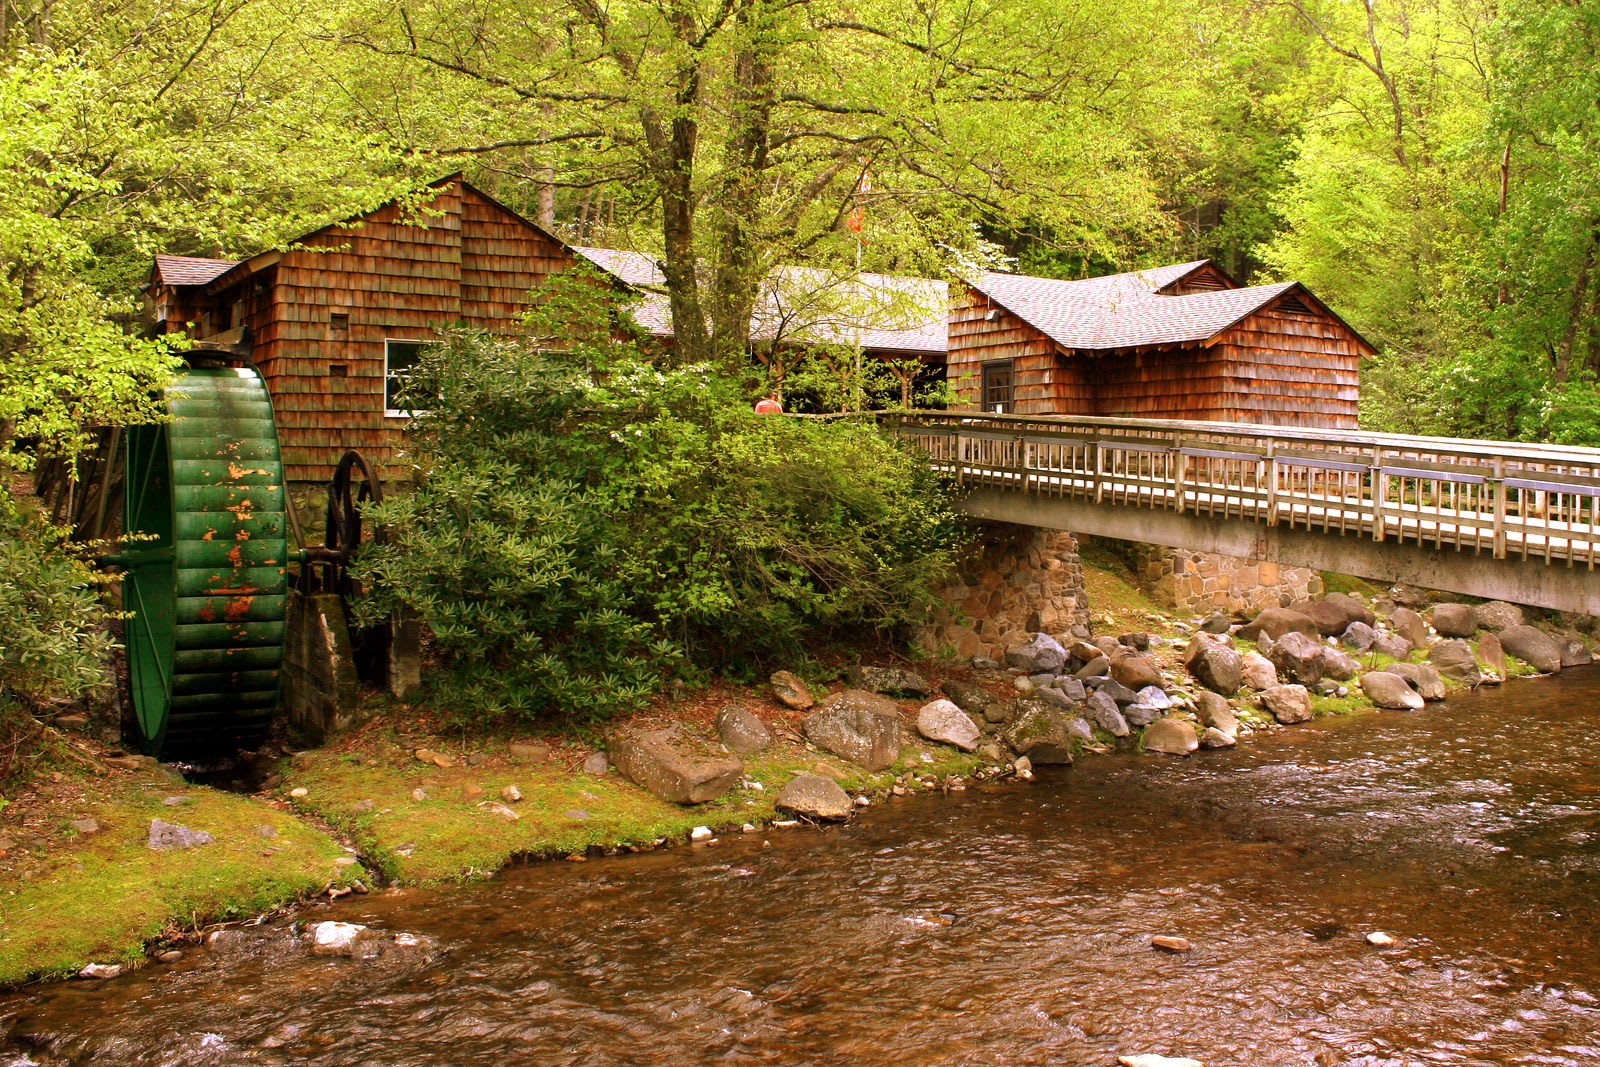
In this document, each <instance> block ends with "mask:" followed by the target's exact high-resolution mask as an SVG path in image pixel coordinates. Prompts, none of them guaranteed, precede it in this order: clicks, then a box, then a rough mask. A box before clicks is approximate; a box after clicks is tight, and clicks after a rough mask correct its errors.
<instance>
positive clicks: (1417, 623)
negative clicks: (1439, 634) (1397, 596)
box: [1390, 608, 1428, 648]
mask: <svg viewBox="0 0 1600 1067" xmlns="http://www.w3.org/2000/svg"><path fill="white" fill-rule="evenodd" d="M1390 620H1391V621H1392V622H1393V623H1394V629H1395V633H1397V634H1399V635H1400V636H1401V637H1403V638H1405V639H1406V640H1407V641H1410V642H1411V647H1412V648H1426V647H1427V644H1428V624H1427V623H1426V622H1423V621H1422V616H1421V615H1418V614H1417V613H1416V612H1414V611H1412V610H1411V609H1410V608H1395V609H1394V614H1393V615H1392V616H1390Z"/></svg>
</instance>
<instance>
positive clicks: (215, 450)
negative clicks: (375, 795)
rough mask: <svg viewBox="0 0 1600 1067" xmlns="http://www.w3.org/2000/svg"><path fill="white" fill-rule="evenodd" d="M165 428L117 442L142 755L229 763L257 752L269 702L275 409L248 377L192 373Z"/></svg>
mask: <svg viewBox="0 0 1600 1067" xmlns="http://www.w3.org/2000/svg"><path fill="white" fill-rule="evenodd" d="M166 398H167V410H168V413H169V414H170V415H171V421H169V422H167V423H166V424H163V425H159V426H140V427H135V428H133V429H131V430H130V431H129V432H128V434H127V460H126V469H125V474H124V481H123V484H124V491H125V496H124V512H123V515H124V521H123V529H124V530H125V531H127V532H128V533H129V534H131V535H134V539H131V540H130V541H129V542H128V543H127V544H126V546H125V548H124V550H123V551H122V553H121V554H120V555H119V556H118V557H117V558H116V559H115V561H114V562H117V563H119V564H121V565H122V566H123V567H124V568H126V571H127V573H126V575H125V577H124V579H123V586H122V588H123V607H124V608H125V609H126V610H128V611H129V612H131V617H130V618H129V619H128V621H127V624H126V629H125V637H124V640H125V644H126V645H127V649H128V674H129V686H130V689H131V692H132V697H133V708H134V715H135V718H136V719H137V721H138V725H139V731H140V734H141V742H142V744H143V747H144V749H145V751H147V752H150V753H151V754H153V755H157V756H160V757H161V758H163V759H182V758H185V757H190V756H202V755H216V754H218V753H231V752H232V751H233V750H234V749H236V748H254V747H256V746H257V745H259V744H260V743H261V742H262V741H263V740H265V738H266V735H267V730H268V727H269V726H270V724H271V720H272V715H273V711H274V709H275V708H276V706H277V701H278V669H279V665H280V664H281V662H282V659H283V635H284V615H285V597H286V593H287V589H288V573H287V570H286V566H287V563H288V561H289V549H290V546H289V542H288V521H289V520H288V517H287V513H286V508H287V507H288V506H289V504H288V493H287V489H286V486H285V485H284V480H283V464H282V462H281V460H280V458H279V455H278V435H277V431H276V429H275V427H274V425H273V420H272V401H271V400H270V399H269V398H268V396H267V390H266V386H265V385H264V384H263V383H262V381H261V378H260V376H259V375H258V374H257V373H256V372H255V371H253V370H248V369H242V368H194V369H189V370H185V371H182V372H181V373H180V374H179V375H178V377H177V379H176V381H174V383H173V384H172V385H171V386H169V387H168V388H167V392H166Z"/></svg>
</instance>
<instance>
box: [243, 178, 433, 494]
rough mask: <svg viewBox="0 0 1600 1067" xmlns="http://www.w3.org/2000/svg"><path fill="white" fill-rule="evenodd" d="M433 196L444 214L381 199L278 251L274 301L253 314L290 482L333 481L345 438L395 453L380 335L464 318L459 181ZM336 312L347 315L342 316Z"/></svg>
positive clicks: (395, 335) (384, 457) (427, 332)
mask: <svg viewBox="0 0 1600 1067" xmlns="http://www.w3.org/2000/svg"><path fill="white" fill-rule="evenodd" d="M432 207H433V209H434V210H436V211H442V212H443V214H439V215H427V216H421V217H419V218H417V219H416V220H415V221H414V222H408V221H403V219H402V216H401V212H400V209H399V208H397V207H395V206H393V205H387V206H385V207H381V208H379V209H378V210H376V211H373V212H371V213H369V214H368V215H365V216H363V218H362V219H361V220H360V223H359V224H350V225H344V224H341V225H335V226H330V227H328V228H327V229H325V230H323V231H320V232H319V233H317V234H314V235H312V236H311V237H310V238H308V239H306V241H305V242H303V243H304V244H305V245H307V246H309V247H307V248H303V249H296V250H294V251H290V252H286V253H284V255H283V258H282V259H281V260H280V261H279V263H278V267H277V277H276V279H275V283H274V284H273V285H272V286H271V294H272V299H271V304H270V305H269V307H268V308H267V309H265V311H264V313H263V314H262V315H261V319H262V325H261V327H260V328H256V327H255V326H254V324H252V333H253V335H254V340H255V344H254V348H253V352H252V355H253V358H254V360H255V362H256V364H257V366H259V367H260V368H261V372H262V376H263V377H264V378H265V379H266V382H267V389H268V391H269V392H271V394H272V399H273V405H274V407H275V408H276V411H277V419H278V439H279V441H280V442H281V444H282V447H283V458H284V465H285V473H286V476H287V477H288V479H289V480H290V481H291V482H307V481H323V480H326V479H327V478H328V477H329V476H330V475H331V474H332V472H333V467H334V465H335V464H336V463H337V462H338V460H339V457H340V456H341V455H342V454H343V453H344V450H345V449H347V448H357V449H360V450H361V451H362V452H363V453H366V454H367V456H368V458H369V459H372V460H375V461H376V462H377V463H378V464H379V465H380V466H381V467H389V466H390V465H391V464H392V463H393V462H394V460H395V458H396V453H397V452H398V451H399V449H400V447H401V445H402V428H403V427H404V425H405V420H404V419H401V418H392V417H389V416H386V415H385V414H384V400H383V395H384V393H383V383H384V341H385V340H386V339H395V340H402V339H409V340H423V341H425V340H428V339H429V338H430V337H431V336H432V328H433V327H434V326H439V325H445V324H448V323H451V322H455V321H457V320H458V319H460V318H461V198H460V192H459V187H458V186H447V187H445V188H444V189H442V190H440V192H439V194H438V196H437V197H436V198H435V199H434V201H433V204H432ZM321 250H325V251H321ZM254 281H255V279H251V280H247V281H246V282H245V284H246V285H250V284H252V283H253V282H254ZM341 314H342V315H347V316H348V325H347V326H340V325H338V324H337V323H336V321H335V319H334V316H336V315H341ZM384 473H385V474H388V473H389V471H387V470H386V471H385V472H384Z"/></svg>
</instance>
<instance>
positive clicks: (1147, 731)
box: [1143, 719, 1200, 756]
mask: <svg viewBox="0 0 1600 1067" xmlns="http://www.w3.org/2000/svg"><path fill="white" fill-rule="evenodd" d="M1143 741H1144V750H1145V751H1146V752H1163V753H1165V754H1167V755H1169V756H1187V755H1188V754H1189V753H1191V752H1193V751H1194V750H1195V749H1197V748H1199V747H1200V738H1199V736H1198V735H1197V734H1196V733H1195V728H1194V725H1193V724H1192V723H1187V722H1184V721H1183V720H1182V719H1157V720H1156V721H1155V722H1153V723H1151V724H1150V725H1149V726H1146V727H1145V728H1144V738H1143Z"/></svg>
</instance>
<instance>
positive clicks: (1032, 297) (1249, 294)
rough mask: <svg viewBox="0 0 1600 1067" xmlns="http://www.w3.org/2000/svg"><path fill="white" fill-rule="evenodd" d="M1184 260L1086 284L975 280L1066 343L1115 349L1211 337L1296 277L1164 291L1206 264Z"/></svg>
mask: <svg viewBox="0 0 1600 1067" xmlns="http://www.w3.org/2000/svg"><path fill="white" fill-rule="evenodd" d="M1206 262H1207V261H1206V260H1196V261H1194V262H1191V263H1176V264H1173V265H1171V266H1166V267H1154V268H1151V269H1148V270H1142V271H1129V272H1127V273H1124V274H1111V275H1106V276H1104V277H1100V278H1085V279H1083V280H1081V281H1058V280H1056V279H1053V278H1032V277H1027V276H1024V275H1017V274H1000V273H996V272H988V273H984V274H981V275H979V276H977V277H976V278H973V279H971V280H970V281H969V284H970V285H972V287H973V288H974V289H976V290H978V291H979V292H981V293H983V294H984V295H985V296H987V297H988V298H989V299H991V300H993V301H994V302H995V303H997V304H999V305H1000V306H1001V307H1004V308H1005V309H1006V310H1008V311H1010V312H1011V313H1012V314H1014V315H1016V316H1017V317H1018V318H1020V319H1022V320H1023V321H1024V322H1026V323H1028V324H1029V325H1030V326H1032V327H1033V328H1034V329H1036V330H1038V331H1039V332H1040V333H1043V334H1044V335H1045V336H1047V337H1049V338H1050V339H1051V340H1052V341H1055V342H1056V343H1057V344H1058V345H1061V346H1062V347H1063V348H1068V349H1076V350H1081V351H1112V350H1115V349H1122V348H1139V347H1144V346H1148V345H1169V344H1185V343H1194V342H1203V341H1209V340H1211V339H1212V338H1213V337H1215V336H1216V335H1217V334H1219V333H1221V332H1222V331H1224V330H1226V329H1227V328H1228V327H1230V326H1232V325H1234V324H1235V323H1237V322H1239V321H1240V320H1241V319H1244V318H1245V317H1247V316H1249V315H1250V314H1252V313H1253V312H1255V311H1258V310H1260V309H1261V308H1262V307H1264V306H1265V305H1267V304H1269V303H1271V302H1272V301H1274V300H1276V299H1278V298H1279V297H1281V296H1283V295H1284V294H1285V293H1287V292H1288V291H1289V290H1290V289H1295V288H1298V287H1299V286H1298V284H1297V283H1295V282H1281V283H1279V284H1277V285H1252V286H1247V287H1245V288H1237V289H1221V290H1212V291H1206V292H1195V293H1185V294H1182V295H1173V296H1169V295H1164V294H1162V293H1161V292H1160V290H1162V289H1165V288H1166V287H1168V286H1170V285H1172V284H1173V283H1174V282H1175V281H1177V280H1179V279H1181V278H1183V277H1184V276H1185V275H1187V274H1189V273H1192V272H1194V271H1195V270H1197V269H1198V268H1200V267H1202V266H1204V265H1205V264H1206Z"/></svg>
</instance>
